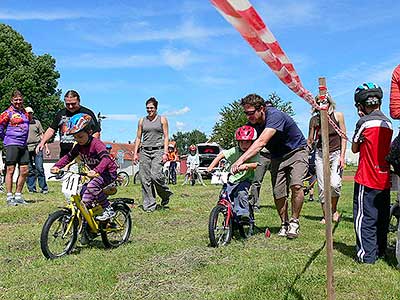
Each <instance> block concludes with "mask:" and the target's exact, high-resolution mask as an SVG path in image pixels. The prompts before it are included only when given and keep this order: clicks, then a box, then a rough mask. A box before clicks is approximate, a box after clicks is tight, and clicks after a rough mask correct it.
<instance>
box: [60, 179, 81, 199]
mask: <svg viewBox="0 0 400 300" xmlns="http://www.w3.org/2000/svg"><path fill="white" fill-rule="evenodd" d="M79 179H80V176H79V175H77V174H71V176H68V177H67V178H66V179H65V180H64V181H63V183H62V192H63V193H64V194H67V195H71V196H73V195H78V194H79V192H80V186H79Z"/></svg>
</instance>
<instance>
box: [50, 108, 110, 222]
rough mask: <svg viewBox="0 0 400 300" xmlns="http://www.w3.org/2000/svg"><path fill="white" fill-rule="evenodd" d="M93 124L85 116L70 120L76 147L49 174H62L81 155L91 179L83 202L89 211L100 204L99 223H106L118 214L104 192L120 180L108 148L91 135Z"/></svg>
mask: <svg viewBox="0 0 400 300" xmlns="http://www.w3.org/2000/svg"><path fill="white" fill-rule="evenodd" d="M91 124H92V117H91V116H90V115H88V114H83V113H79V114H76V115H74V116H73V117H72V118H71V119H70V120H69V123H68V131H67V134H70V135H73V136H74V139H75V141H76V144H75V145H74V146H73V148H72V149H71V150H70V151H69V152H68V153H67V154H66V155H64V156H63V157H62V158H61V159H60V160H59V161H58V162H57V163H56V164H55V165H54V166H53V167H52V168H51V170H50V171H51V172H52V173H59V171H60V169H61V168H63V167H65V166H66V165H68V164H69V163H70V162H72V161H73V160H74V159H75V158H76V157H77V156H78V155H79V156H80V158H81V160H82V162H83V163H84V164H85V165H86V166H87V167H88V168H89V169H90V171H89V172H88V173H87V176H88V177H89V178H91V179H92V180H90V181H89V182H88V183H87V184H86V185H85V186H84V187H83V188H82V191H83V194H82V202H83V203H84V204H85V206H86V207H88V208H91V207H94V206H95V205H96V204H97V203H99V204H100V205H101V206H102V207H103V214H102V215H99V216H97V217H96V219H97V220H99V221H105V220H107V219H109V218H112V217H113V216H115V212H114V210H113V209H112V206H111V205H110V202H109V201H108V200H107V196H106V195H105V194H104V192H103V188H104V187H105V186H107V185H109V184H110V183H112V182H113V181H115V179H116V178H117V165H116V163H115V161H114V160H113V159H112V158H111V156H110V154H109V153H108V151H107V149H106V145H105V144H104V143H103V142H101V141H100V140H99V139H97V138H94V137H93V136H92V135H91V133H92V128H91V126H92V125H91ZM96 202H97V203H96Z"/></svg>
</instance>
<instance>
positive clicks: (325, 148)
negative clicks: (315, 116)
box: [318, 77, 335, 300]
mask: <svg viewBox="0 0 400 300" xmlns="http://www.w3.org/2000/svg"><path fill="white" fill-rule="evenodd" d="M318 83H319V96H320V99H321V105H322V106H325V107H327V100H326V97H325V96H326V94H327V89H326V79H325V77H320V78H319V79H318ZM324 102H325V103H324ZM320 113H321V137H322V158H323V171H324V199H325V235H326V279H327V280H326V291H327V296H328V297H327V299H328V300H334V299H335V288H334V283H333V281H334V278H333V236H332V201H331V170H330V163H329V127H328V126H329V125H328V111H327V109H321V110H320Z"/></svg>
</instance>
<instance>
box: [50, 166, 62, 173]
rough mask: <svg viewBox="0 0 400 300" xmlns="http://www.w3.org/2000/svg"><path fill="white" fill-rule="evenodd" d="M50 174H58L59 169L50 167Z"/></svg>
mask: <svg viewBox="0 0 400 300" xmlns="http://www.w3.org/2000/svg"><path fill="white" fill-rule="evenodd" d="M50 173H52V174H58V173H60V169H59V168H57V167H52V168H51V169H50Z"/></svg>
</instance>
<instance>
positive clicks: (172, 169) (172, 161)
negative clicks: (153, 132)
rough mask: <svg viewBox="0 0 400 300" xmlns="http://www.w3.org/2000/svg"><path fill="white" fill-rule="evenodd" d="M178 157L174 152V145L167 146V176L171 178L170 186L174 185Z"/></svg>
mask: <svg viewBox="0 0 400 300" xmlns="http://www.w3.org/2000/svg"><path fill="white" fill-rule="evenodd" d="M177 160H178V155H177V153H176V151H175V146H174V144H168V161H169V174H170V176H171V178H172V184H176V164H177Z"/></svg>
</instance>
